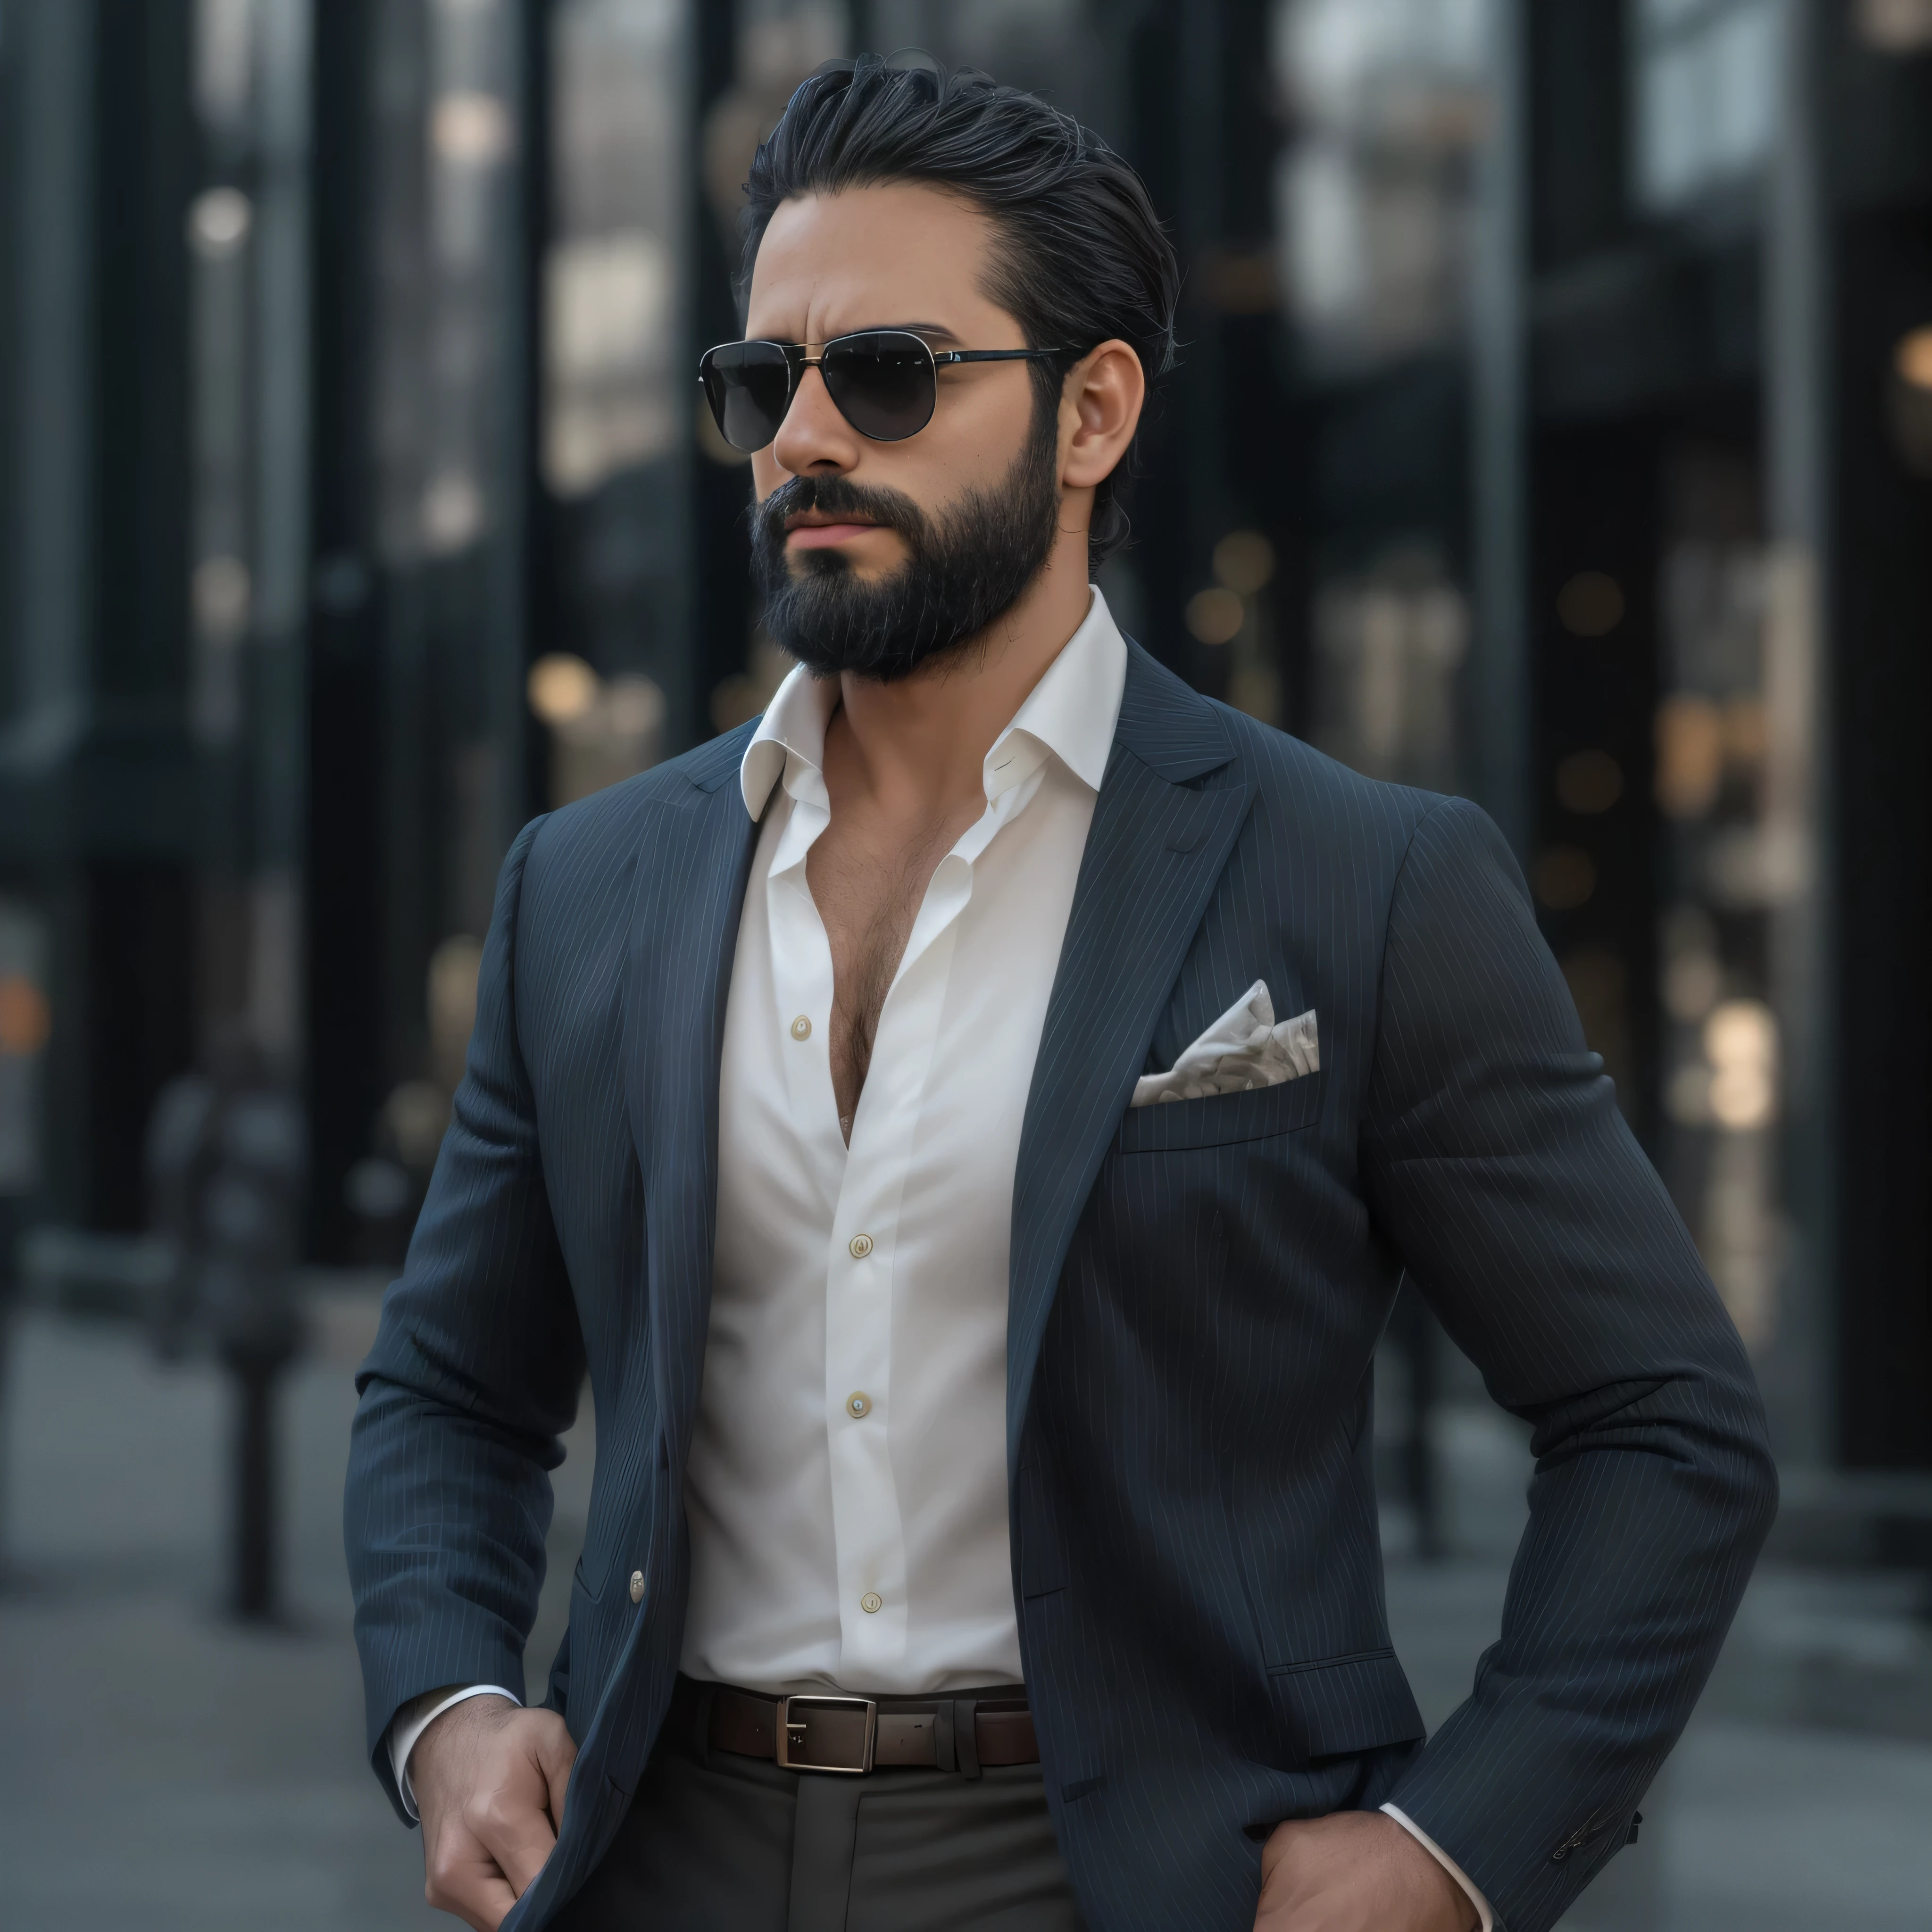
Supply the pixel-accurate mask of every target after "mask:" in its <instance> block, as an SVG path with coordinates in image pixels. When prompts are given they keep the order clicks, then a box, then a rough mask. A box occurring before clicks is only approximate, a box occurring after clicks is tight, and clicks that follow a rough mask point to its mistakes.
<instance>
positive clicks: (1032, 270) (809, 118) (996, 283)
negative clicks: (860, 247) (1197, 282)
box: [739, 54, 1181, 565]
mask: <svg viewBox="0 0 1932 1932" xmlns="http://www.w3.org/2000/svg"><path fill="white" fill-rule="evenodd" d="M894 181H919V182H924V183H926V184H929V185H930V186H932V187H938V188H944V189H947V190H950V191H951V192H953V193H956V194H958V195H959V196H961V197H962V198H963V199H965V200H967V201H968V202H971V203H972V204H973V205H974V206H976V207H977V208H980V210H981V211H983V213H984V214H986V215H987V216H988V217H989V218H990V219H991V220H992V223H993V226H994V229H995V235H996V237H997V240H996V244H995V248H994V249H993V250H992V260H991V264H990V266H989V273H988V277H987V283H986V295H987V296H988V297H989V299H991V300H992V301H993V302H996V303H998V305H999V306H1000V307H1001V308H1003V309H1004V310H1005V311H1007V314H1010V315H1011V316H1012V317H1013V318H1014V320H1016V321H1017V322H1018V323H1019V326H1020V329H1021V332H1022V334H1023V335H1025V338H1026V346H1027V347H1028V348H1029V349H1057V350H1062V351H1064V354H1063V355H1062V356H1060V357H1058V358H1057V359H1055V361H1053V362H1033V363H1029V364H1028V368H1030V369H1031V371H1033V380H1034V402H1035V407H1036V408H1037V409H1039V410H1044V411H1057V410H1058V408H1059V404H1060V395H1061V386H1062V384H1063V382H1064V378H1065V376H1066V374H1067V371H1068V370H1069V369H1070V368H1072V367H1073V365H1074V364H1075V363H1076V362H1079V359H1081V357H1082V356H1085V354H1086V353H1087V352H1088V350H1091V349H1094V348H1095V347H1098V346H1099V344H1101V343H1103V342H1106V341H1110V340H1112V338H1115V337H1117V336H1118V338H1121V340H1122V341H1125V342H1128V343H1130V344H1133V350H1134V353H1136V355H1137V356H1139V358H1140V362H1141V368H1142V370H1143V371H1144V372H1145V374H1146V376H1147V378H1148V388H1149V391H1150V392H1151V391H1152V389H1153V386H1154V382H1155V380H1156V379H1157V378H1158V377H1160V376H1162V375H1163V374H1166V371H1168V370H1169V368H1172V366H1173V365H1174V362H1175V335H1174V311H1175V303H1176V302H1177V301H1178V298H1179V295H1180V286H1181V270H1180V266H1179V264H1178V262H1177V261H1176V260H1175V253H1174V247H1173V245H1172V242H1169V239H1168V238H1167V236H1166V233H1165V232H1164V231H1163V229H1162V227H1161V225H1160V217H1158V216H1157V214H1155V213H1154V204H1153V202H1151V200H1149V199H1148V192H1147V190H1146V188H1145V187H1144V186H1143V185H1142V182H1141V178H1140V177H1139V175H1137V174H1136V173H1135V172H1134V171H1133V169H1132V168H1131V167H1130V166H1128V165H1127V163H1126V162H1125V161H1124V160H1122V159H1121V157H1120V156H1119V155H1118V154H1115V152H1114V151H1113V150H1112V148H1109V146H1108V145H1106V142H1103V140H1101V139H1100V137H1099V136H1097V135H1096V134H1094V133H1090V132H1089V131H1088V130H1087V129H1086V128H1085V127H1082V126H1081V124H1079V121H1076V120H1075V119H1074V118H1073V117H1072V116H1071V115H1067V114H1063V113H1061V112H1060V111H1059V110H1058V109H1057V108H1055V107H1049V105H1048V104H1046V102H1045V101H1042V100H1040V98H1038V97H1037V96H1036V95H1031V94H1025V93H1022V92H1021V91H1020V90H1019V89H1018V88H1013V87H1002V86H1000V85H999V84H998V83H997V82H995V81H993V80H989V78H988V77H986V75H985V74H977V73H974V72H973V71H971V70H970V69H964V68H962V69H960V70H959V71H956V72H953V73H947V72H946V71H944V70H941V69H935V68H924V67H900V66H898V65H889V64H888V63H886V62H884V61H882V60H880V58H879V57H878V56H877V55H875V54H863V55H860V56H859V58H858V59H857V60H856V61H832V62H826V65H824V66H823V67H822V68H820V69H819V71H817V73H816V74H814V75H813V76H812V77H811V79H810V80H808V81H806V82H805V83H804V85H803V86H801V87H800V88H799V90H798V91H797V92H796V93H795V94H794V95H793V96H792V98H791V101H790V104H789V105H787V107H786V109H785V111H784V115H783V116H782V117H781V119H780V120H779V121H778V125H777V127H775V128H774V129H773V130H772V133H771V135H770V136H769V139H766V141H765V142H764V143H763V145H761V146H760V148H759V149H758V151H757V154H756V155H755V156H754V157H753V159H752V162H751V178H750V179H749V180H748V181H746V182H745V196H746V205H745V210H744V212H743V213H742V214H741V215H740V216H739V228H740V229H741V232H742V234H743V236H744V243H745V248H744V257H743V261H742V269H741V272H740V274H739V305H740V313H741V314H742V312H743V306H744V305H745V303H746V302H748V301H749V299H750V295H751V269H752V266H753V265H754V263H755V262H756V260H757V253H758V245H759V244H760V242H762V241H763V239H764V234H765V230H766V228H767V227H768V226H769V225H770V222H771V218H772V215H773V214H774V213H775V212H776V211H777V209H778V205H779V203H780V202H784V201H789V200H791V199H793V198H794V197H796V196H802V195H808V194H836V193H839V192H840V191H841V190H844V189H847V188H855V187H884V186H886V185H887V184H889V183H892V182H894ZM968 346H969V347H975V348H978V347H986V346H988V345H985V344H977V343H976V344H970V345H968ZM1136 441H1138V438H1136ZM1133 455H1134V452H1133V450H1132V449H1130V450H1129V452H1128V453H1127V456H1126V457H1125V458H1124V459H1123V460H1122V461H1121V464H1120V466H1118V468H1117V469H1115V472H1114V473H1113V474H1112V475H1111V476H1109V477H1108V478H1106V480H1105V481H1103V482H1102V483H1101V484H1100V486H1099V487H1098V488H1097V490H1095V492H1094V520H1093V525H1092V528H1091V532H1090V533H1089V535H1088V554H1089V559H1090V561H1091V563H1093V564H1094V565H1098V564H1100V562H1102V561H1103V559H1105V558H1106V556H1109V554H1110V553H1112V551H1113V550H1115V549H1117V548H1118V547H1119V545H1120V544H1121V543H1122V542H1123V541H1124V540H1125V538H1126V536H1127V512H1126V510H1125V508H1124V505H1123V503H1122V501H1121V496H1122V493H1123V488H1124V484H1126V482H1127V478H1128V476H1129V475H1130V472H1131V466H1132V463H1133Z"/></svg>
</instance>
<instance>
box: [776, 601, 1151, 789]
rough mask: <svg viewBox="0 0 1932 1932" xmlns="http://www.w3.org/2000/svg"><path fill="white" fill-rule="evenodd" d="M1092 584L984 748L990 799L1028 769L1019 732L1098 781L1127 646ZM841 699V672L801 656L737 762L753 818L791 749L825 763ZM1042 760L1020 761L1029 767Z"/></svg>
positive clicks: (1090, 781)
mask: <svg viewBox="0 0 1932 1932" xmlns="http://www.w3.org/2000/svg"><path fill="white" fill-rule="evenodd" d="M1091 588H1092V592H1093V601H1092V602H1091V604H1089V605H1088V609H1087V615H1086V616H1085V618H1083V619H1082V621H1081V624H1080V628H1079V629H1078V630H1076V631H1075V632H1074V633H1073V636H1072V637H1069V638H1068V639H1067V642H1066V643H1064V644H1063V645H1062V646H1061V648H1060V651H1059V654H1058V655H1057V656H1056V657H1055V658H1054V660H1053V661H1052V664H1049V665H1048V666H1047V667H1046V675H1045V676H1043V677H1042V678H1041V679H1040V682H1039V683H1037V685H1034V688H1033V689H1032V690H1031V691H1030V692H1028V694H1027V700H1026V702H1025V703H1024V704H1022V706H1020V708H1019V710H1018V712H1016V713H1015V714H1014V717H1013V722H1012V723H1011V724H1009V725H1008V726H1007V728H1006V729H1005V730H1004V731H1002V732H1001V733H1000V735H999V736H998V738H997V739H995V741H994V744H993V748H992V750H991V751H989V752H988V753H987V754H986V792H987V796H988V797H989V799H990V798H992V797H994V796H997V795H998V793H999V792H1001V791H1003V790H1008V789H1010V787H1012V786H1013V784H1017V783H1018V782H1019V780H1020V778H1022V777H1024V776H1025V771H1016V769H1014V768H1013V761H1012V760H1010V758H1009V757H1007V756H1006V751H1007V750H1008V749H1010V748H1009V747H1008V745H1007V741H1008V740H1009V739H1010V738H1012V737H1013V736H1014V734H1015V733H1025V734H1026V735H1027V736H1028V737H1030V738H1031V739H1034V741H1035V742H1037V743H1038V744H1039V745H1040V746H1041V747H1042V748H1044V749H1045V750H1046V751H1051V752H1052V754H1053V755H1054V756H1055V757H1057V758H1058V760H1060V762H1061V763H1062V764H1063V765H1064V766H1066V767H1067V769H1068V770H1069V771H1070V772H1072V773H1073V775H1074V776H1075V777H1076V778H1079V780H1080V781H1081V782H1082V784H1085V785H1086V786H1088V787H1089V789H1091V790H1094V791H1098V790H1100V780H1101V778H1102V777H1103V775H1104V774H1105V772H1106V769H1107V759H1108V756H1109V753H1110V752H1111V751H1112V749H1113V745H1114V728H1115V725H1116V724H1118V722H1119V721H1120V715H1121V693H1122V692H1123V691H1124V690H1125V688H1126V686H1127V644H1126V642H1125V640H1124V639H1123V638H1122V637H1121V632H1120V628H1119V626H1118V625H1116V624H1115V622H1114V619H1113V613H1112V612H1111V611H1109V610H1108V608H1107V600H1106V598H1105V597H1104V596H1103V595H1101V593H1100V586H1098V585H1094V586H1091ZM836 709H838V679H836V678H831V677H826V678H816V677H814V676H812V675H811V673H810V672H808V670H806V669H805V667H804V665H802V664H799V665H796V666H795V667H793V670H791V672H790V674H789V675H788V676H787V677H786V679H785V681H784V683H782V684H781V685H779V686H778V691H777V693H776V694H775V696H774V697H773V698H772V701H771V703H770V704H769V706H767V707H766V711H765V715H764V717H763V719H762V720H761V721H760V723H759V725H758V728H757V730H756V731H754V733H752V734H751V742H750V743H749V744H748V745H746V746H745V756H744V759H743V760H742V763H740V765H739V768H738V781H739V787H740V789H741V790H742V792H743V793H744V798H745V810H746V811H748V812H749V813H750V814H751V816H752V817H754V818H757V817H760V816H761V815H762V814H763V811H764V808H765V806H766V804H767V803H768V802H769V800H770V798H771V795H772V787H773V786H775V784H777V783H778V780H779V779H780V778H781V777H782V776H783V775H784V768H785V760H786V758H787V756H790V757H796V758H797V759H799V760H800V761H801V762H802V763H805V764H807V765H808V766H811V769H813V770H814V771H822V770H823V769H824V765H825V727H826V725H827V724H829V723H830V722H831V720H832V712H834V711H835V710H836ZM1037 762H1038V760H1037V759H1035V760H1022V763H1024V764H1025V767H1026V769H1027V770H1031V769H1032V767H1033V766H1034V765H1035V764H1037Z"/></svg>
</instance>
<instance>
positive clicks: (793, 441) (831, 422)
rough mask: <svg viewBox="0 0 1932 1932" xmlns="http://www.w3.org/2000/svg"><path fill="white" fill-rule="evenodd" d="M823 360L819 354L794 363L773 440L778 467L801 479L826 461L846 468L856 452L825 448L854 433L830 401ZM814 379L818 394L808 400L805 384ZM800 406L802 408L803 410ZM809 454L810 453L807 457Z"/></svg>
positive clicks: (840, 442) (800, 357)
mask: <svg viewBox="0 0 1932 1932" xmlns="http://www.w3.org/2000/svg"><path fill="white" fill-rule="evenodd" d="M823 362H824V357H823V356H822V355H821V356H799V357H797V358H796V359H795V360H794V361H793V364H792V371H791V389H790V394H789V395H787V397H786V398H785V410H784V418H783V419H782V420H781V422H780V423H779V425H778V431H777V434H775V436H774V437H773V438H772V453H773V455H775V456H777V458H778V462H779V463H780V465H781V466H782V467H783V468H784V469H789V470H791V471H792V472H793V473H794V474H796V475H803V474H804V473H805V471H806V470H808V469H815V468H817V467H819V466H821V465H822V464H823V463H825V462H826V460H827V459H828V458H829V459H830V460H832V462H834V463H836V464H837V465H838V466H839V467H840V468H841V469H844V468H847V467H849V466H850V463H851V461H852V459H853V456H855V455H856V451H853V452H850V453H849V454H841V453H838V452H835V451H834V450H832V449H830V448H828V447H826V446H827V445H828V444H831V443H839V444H843V443H845V442H846V440H847V439H848V438H850V437H852V436H853V434H855V432H854V431H853V428H852V425H851V424H850V422H848V421H847V419H846V416H845V412H844V410H841V408H840V407H838V404H836V403H835V402H834V401H832V392H831V391H830V390H829V389H827V388H826V384H825V371H824V369H823V367H822V366H821V365H823ZM814 378H816V380H817V395H813V396H810V397H808V395H807V394H806V385H807V383H809V382H811V380H813V379H814ZM801 404H802V405H803V406H804V407H803V408H802V409H801V407H800V405H801ZM781 446H788V447H785V448H781ZM808 451H809V452H812V453H811V454H808ZM788 458H796V459H797V460H788Z"/></svg>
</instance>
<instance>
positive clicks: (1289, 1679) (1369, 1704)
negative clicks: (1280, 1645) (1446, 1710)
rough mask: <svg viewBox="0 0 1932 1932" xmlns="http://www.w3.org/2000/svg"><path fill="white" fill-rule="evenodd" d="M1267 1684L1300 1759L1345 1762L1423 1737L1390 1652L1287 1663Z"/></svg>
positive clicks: (1404, 1680)
mask: <svg viewBox="0 0 1932 1932" xmlns="http://www.w3.org/2000/svg"><path fill="white" fill-rule="evenodd" d="M1270 1680H1271V1687H1272V1688H1273V1690H1274V1694H1275V1699H1276V1702H1277V1705H1279V1706H1286V1715H1287V1716H1288V1718H1289V1721H1290V1722H1291V1723H1292V1724H1293V1725H1294V1727H1295V1731H1296V1733H1297V1737H1296V1742H1297V1743H1298V1745H1300V1746H1301V1751H1302V1752H1303V1754H1304V1756H1305V1757H1310V1758H1318V1757H1349V1756H1351V1755H1352V1754H1354V1753H1355V1752H1357V1751H1373V1750H1374V1749H1375V1748H1376V1746H1377V1745H1400V1744H1409V1743H1411V1742H1413V1741H1414V1740H1415V1739H1418V1738H1419V1737H1421V1736H1422V1735H1423V1733H1424V1728H1425V1727H1424V1724H1423V1721H1422V1713H1421V1712H1420V1711H1418V1709H1416V1708H1415V1694H1414V1693H1413V1692H1412V1691H1410V1689H1409V1679H1407V1678H1406V1677H1405V1676H1403V1670H1402V1666H1401V1665H1400V1664H1398V1663H1397V1661H1396V1658H1395V1652H1394V1651H1392V1650H1382V1651H1368V1652H1364V1653H1363V1654H1362V1655H1359V1656H1356V1657H1340V1658H1334V1659H1332V1660H1330V1661H1326V1662H1322V1663H1317V1664H1287V1665H1284V1666H1282V1667H1279V1668H1277V1670H1274V1671H1273V1672H1271V1673H1270Z"/></svg>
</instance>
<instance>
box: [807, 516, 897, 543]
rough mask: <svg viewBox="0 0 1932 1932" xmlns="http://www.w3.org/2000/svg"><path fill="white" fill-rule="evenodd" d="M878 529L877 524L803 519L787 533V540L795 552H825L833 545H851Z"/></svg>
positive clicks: (814, 518)
mask: <svg viewBox="0 0 1932 1932" xmlns="http://www.w3.org/2000/svg"><path fill="white" fill-rule="evenodd" d="M877 528H878V525H877V524H876V523H850V522H845V523H830V522H823V521H820V520H818V519H817V518H816V517H813V518H811V520H805V519H802V518H801V519H800V520H799V521H798V522H796V523H793V525H792V526H791V527H790V529H789V530H788V531H787V533H786V539H787V542H788V543H789V544H790V546H791V547H792V548H793V549H794V550H823V549H826V547H829V545H831V544H841V543H849V542H850V541H851V540H852V538H854V537H859V536H863V535H865V532H867V531H868V530H875V529H877Z"/></svg>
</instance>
